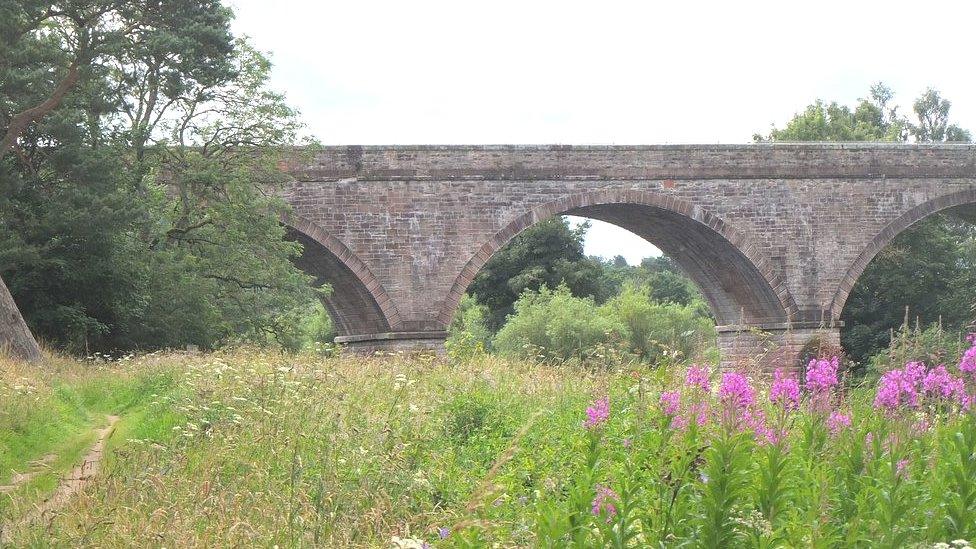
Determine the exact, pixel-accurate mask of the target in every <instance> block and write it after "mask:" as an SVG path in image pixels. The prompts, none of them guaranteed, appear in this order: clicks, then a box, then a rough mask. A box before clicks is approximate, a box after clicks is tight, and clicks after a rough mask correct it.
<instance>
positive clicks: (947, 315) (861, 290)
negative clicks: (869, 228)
mask: <svg viewBox="0 0 976 549" xmlns="http://www.w3.org/2000/svg"><path fill="white" fill-rule="evenodd" d="M974 266H976V191H974V190H966V191H961V192H956V193H952V194H948V195H944V196H942V197H939V198H937V199H934V200H931V201H928V202H925V203H922V204H920V205H919V206H916V207H914V208H912V209H910V210H908V211H907V212H905V213H904V214H902V215H901V216H899V217H898V218H896V219H894V220H893V221H891V222H890V223H888V225H886V226H885V227H884V229H883V230H881V231H880V232H879V233H878V234H876V235H875V236H874V238H873V239H872V240H871V241H870V242H869V244H868V245H867V246H866V247H865V248H864V249H863V250H862V251H861V253H860V254H859V255H858V257H857V259H856V260H855V261H854V262H853V264H852V265H851V266H850V267H849V269H848V270H847V272H846V274H845V276H844V278H843V279H842V280H841V283H840V285H839V287H838V289H837V292H836V293H835V295H834V298H833V301H832V304H831V310H832V311H834V315H836V316H839V318H840V319H841V320H842V321H843V323H844V328H843V329H842V332H841V341H842V344H843V346H844V349H845V350H846V351H847V353H848V354H849V355H850V356H851V357H852V358H853V359H854V360H855V361H857V362H859V363H861V364H862V365H863V364H866V362H867V361H868V359H869V358H870V357H871V356H873V355H875V354H877V353H879V352H882V351H884V350H885V349H886V348H887V347H888V345H889V343H890V337H891V334H892V333H893V332H895V333H896V332H897V331H898V330H899V329H900V328H901V327H902V326H903V324H904V322H905V320H906V317H907V320H908V321H909V323H910V325H911V326H912V327H914V326H916V325H917V326H919V327H920V328H922V329H924V328H925V327H926V326H929V327H932V326H935V325H939V326H941V327H942V328H943V329H944V330H945V335H946V337H947V338H949V339H952V338H954V337H959V338H961V337H962V336H963V334H964V333H965V332H966V331H967V328H969V327H970V326H971V323H972V322H973V319H974V315H976V310H974V309H973V307H974V306H976V305H974V303H972V302H970V301H972V298H973V297H974V296H976V292H971V291H969V290H968V288H970V287H971V285H972V283H973V281H974V280H976V277H974V278H969V275H968V273H970V272H972V270H973V267H974ZM893 287H897V288H898V290H897V291H893V290H892V288H893ZM966 296H968V297H969V298H968V299H967V298H966ZM955 358H956V357H946V359H947V360H950V359H955Z"/></svg>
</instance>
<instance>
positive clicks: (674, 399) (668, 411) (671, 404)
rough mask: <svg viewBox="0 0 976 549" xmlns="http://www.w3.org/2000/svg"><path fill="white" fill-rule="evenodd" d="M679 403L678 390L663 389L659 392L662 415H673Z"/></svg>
mask: <svg viewBox="0 0 976 549" xmlns="http://www.w3.org/2000/svg"><path fill="white" fill-rule="evenodd" d="M680 405H681V393H679V392H678V391H665V392H663V393H661V409H662V410H663V411H664V415H666V416H673V415H675V414H677V413H678V407H679V406H680Z"/></svg>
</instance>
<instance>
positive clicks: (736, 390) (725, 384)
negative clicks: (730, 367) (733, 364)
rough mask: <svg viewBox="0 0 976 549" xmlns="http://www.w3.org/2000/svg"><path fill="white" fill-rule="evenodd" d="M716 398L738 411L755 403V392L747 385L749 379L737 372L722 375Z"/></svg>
mask: <svg viewBox="0 0 976 549" xmlns="http://www.w3.org/2000/svg"><path fill="white" fill-rule="evenodd" d="M718 397H719V399H720V400H721V401H722V402H723V403H725V404H727V405H729V406H731V407H732V408H734V409H739V410H744V409H746V408H748V407H750V406H752V405H753V404H755V402H756V392H755V391H754V390H753V388H752V386H751V385H749V378H747V377H746V376H745V375H744V374H740V373H738V372H725V373H724V374H722V383H721V385H719V388H718Z"/></svg>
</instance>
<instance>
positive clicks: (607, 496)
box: [591, 484, 619, 522]
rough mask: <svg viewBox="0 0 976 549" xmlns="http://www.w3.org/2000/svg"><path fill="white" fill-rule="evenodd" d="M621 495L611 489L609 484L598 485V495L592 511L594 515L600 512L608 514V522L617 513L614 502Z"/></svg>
mask: <svg viewBox="0 0 976 549" xmlns="http://www.w3.org/2000/svg"><path fill="white" fill-rule="evenodd" d="M618 499H619V496H617V493H616V492H614V491H613V490H611V489H610V488H609V487H608V486H604V485H602V484H597V485H596V497H595V498H593V507H592V509H591V510H592V511H593V514H594V515H599V514H600V513H606V514H607V522H610V519H611V518H613V516H614V515H616V514H617V508H616V506H614V504H613V502H614V501H617V500H618Z"/></svg>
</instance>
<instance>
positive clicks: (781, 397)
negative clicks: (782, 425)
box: [769, 368, 800, 410]
mask: <svg viewBox="0 0 976 549" xmlns="http://www.w3.org/2000/svg"><path fill="white" fill-rule="evenodd" d="M769 400H770V401H772V402H774V403H776V404H779V405H780V406H782V407H783V408H786V409H787V410H795V409H796V408H797V407H799V405H800V382H799V381H798V380H797V379H796V378H793V377H790V376H787V375H786V374H785V373H783V370H782V369H780V368H777V369H776V371H775V372H773V385H772V386H771V387H770V389H769Z"/></svg>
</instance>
